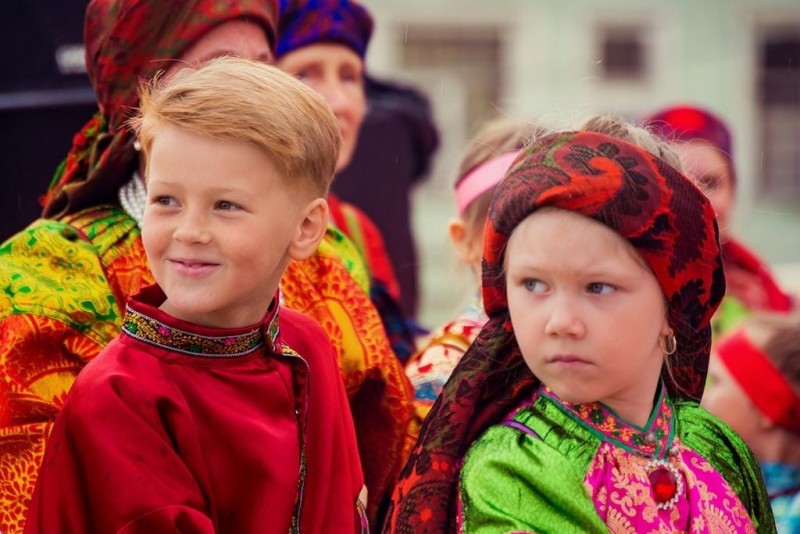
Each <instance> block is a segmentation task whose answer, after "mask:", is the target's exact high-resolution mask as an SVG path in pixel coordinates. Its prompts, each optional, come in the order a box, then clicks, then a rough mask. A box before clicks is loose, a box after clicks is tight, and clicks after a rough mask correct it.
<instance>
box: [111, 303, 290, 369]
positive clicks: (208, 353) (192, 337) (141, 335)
mask: <svg viewBox="0 0 800 534" xmlns="http://www.w3.org/2000/svg"><path fill="white" fill-rule="evenodd" d="M277 317H278V314H277V313H275V314H274V316H273V318H272V322H271V323H270V326H269V328H268V329H267V331H268V333H269V335H270V336H271V335H272V334H274V336H275V337H269V338H268V339H269V341H270V345H271V346H273V347H274V344H275V339H276V337H277V334H278V326H277V325H278V321H277ZM122 330H123V331H124V332H125V333H127V334H128V335H129V336H131V337H134V338H136V339H138V340H140V341H144V342H145V343H149V344H150V345H154V346H156V347H161V348H163V349H166V350H170V351H175V352H180V353H181V354H188V355H189V356H198V357H203V358H232V357H236V356H244V355H245V354H250V353H251V352H253V351H254V350H256V349H258V348H259V347H261V346H262V345H264V342H265V339H264V335H265V333H262V329H261V328H260V327H259V328H254V329H253V330H250V331H249V332H245V333H244V334H238V335H233V336H232V335H229V334H228V335H222V336H206V335H202V334H197V333H195V332H190V331H187V330H181V329H178V328H175V327H173V326H169V325H166V324H164V323H162V322H160V321H158V320H156V319H154V318H152V317H149V316H147V315H144V314H142V313H140V312H138V311H136V310H134V309H132V308H130V307H128V309H127V313H126V314H125V320H124V321H123V325H122Z"/></svg>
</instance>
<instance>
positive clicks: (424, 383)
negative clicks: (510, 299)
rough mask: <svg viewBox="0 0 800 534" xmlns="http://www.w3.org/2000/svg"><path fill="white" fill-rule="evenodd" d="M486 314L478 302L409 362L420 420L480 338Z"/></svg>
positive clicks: (432, 339) (434, 334)
mask: <svg viewBox="0 0 800 534" xmlns="http://www.w3.org/2000/svg"><path fill="white" fill-rule="evenodd" d="M484 323H486V314H485V313H484V312H483V303H482V302H481V301H480V299H478V300H477V301H476V302H474V303H472V304H471V305H470V306H468V307H467V309H466V310H465V311H464V313H463V314H461V316H460V317H459V318H458V319H456V320H455V321H450V322H449V323H446V324H444V325H443V326H441V327H440V328H439V329H438V330H436V331H435V332H433V333H432V334H431V335H430V336H429V337H428V339H427V341H426V342H425V344H424V345H423V347H422V348H421V349H420V350H419V351H418V352H417V353H415V354H414V355H413V356H411V358H410V359H409V360H408V363H407V364H406V374H407V375H408V378H409V380H411V385H413V386H414V407H415V409H416V414H417V417H418V418H419V419H420V421H421V420H423V419H425V416H427V415H428V412H429V411H430V409H431V407H432V406H433V403H434V402H435V401H436V397H438V396H439V393H441V392H442V388H443V387H444V385H445V383H447V380H448V379H449V378H450V375H451V374H452V372H453V369H455V368H456V364H458V362H459V360H461V357H462V356H463V355H464V353H465V352H467V349H468V348H469V346H470V345H471V344H472V342H473V341H474V340H475V338H476V337H477V336H478V332H480V331H481V328H482V327H483V325H484Z"/></svg>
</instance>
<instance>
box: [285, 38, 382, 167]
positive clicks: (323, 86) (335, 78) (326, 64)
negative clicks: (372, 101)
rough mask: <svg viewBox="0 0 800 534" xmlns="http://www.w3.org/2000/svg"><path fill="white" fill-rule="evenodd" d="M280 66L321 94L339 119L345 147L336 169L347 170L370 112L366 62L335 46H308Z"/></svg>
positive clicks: (327, 44) (287, 55)
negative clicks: (367, 94)
mask: <svg viewBox="0 0 800 534" xmlns="http://www.w3.org/2000/svg"><path fill="white" fill-rule="evenodd" d="M278 66H279V67H280V68H282V69H283V70H284V71H286V72H288V73H289V74H293V75H294V76H297V77H298V78H300V80H302V81H303V82H305V83H306V84H308V86H309V87H311V88H312V89H314V90H315V91H317V92H318V93H319V94H321V95H322V96H323V97H325V100H327V101H328V104H329V105H330V106H331V109H332V110H333V113H334V115H336V118H337V119H338V120H339V129H340V131H341V134H342V148H341V150H340V152H339V159H338V160H337V162H336V170H337V171H340V170H342V169H344V168H345V167H347V165H348V164H349V163H350V159H351V158H352V157H353V152H355V149H356V143H357V142H358V132H359V130H360V129H361V123H362V122H363V120H364V115H365V114H366V111H367V101H366V97H365V95H364V62H363V61H362V59H361V57H359V55H358V54H356V53H355V52H354V51H353V50H352V49H351V48H349V47H347V46H344V45H340V44H334V43H320V44H313V45H308V46H304V47H303V48H298V49H297V50H294V51H292V52H289V53H288V54H286V55H285V56H283V57H282V58H280V59H279V60H278Z"/></svg>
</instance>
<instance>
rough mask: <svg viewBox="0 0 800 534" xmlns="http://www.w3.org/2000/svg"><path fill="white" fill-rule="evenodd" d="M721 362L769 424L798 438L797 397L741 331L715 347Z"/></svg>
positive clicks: (799, 415)
mask: <svg viewBox="0 0 800 534" xmlns="http://www.w3.org/2000/svg"><path fill="white" fill-rule="evenodd" d="M716 351H717V355H718V356H719V359H720V361H721V362H722V363H723V364H724V365H725V367H726V368H727V369H728V372H729V373H730V374H731V376H733V378H734V379H735V380H736V382H738V383H739V385H740V386H741V387H742V389H743V390H744V392H745V393H746V394H747V396H748V397H749V398H750V400H751V401H753V404H755V405H756V408H758V410H759V411H760V412H761V413H763V414H764V415H766V416H767V417H768V418H769V419H770V421H772V422H773V423H775V424H776V425H778V426H781V427H783V428H786V429H788V430H790V431H792V432H794V433H796V434H800V395H798V394H797V392H796V391H795V390H794V389H792V386H791V384H789V381H788V380H786V377H784V376H783V374H782V373H781V372H780V371H779V370H778V369H777V368H776V367H775V364H773V363H772V361H771V360H770V359H769V356H767V355H766V354H764V352H763V351H761V350H760V349H759V348H758V347H756V346H755V345H754V344H753V343H751V342H750V340H749V339H747V337H746V336H745V335H744V333H743V332H742V331H738V332H735V333H734V334H732V335H730V336H728V337H727V338H725V339H724V340H723V341H721V342H720V343H719V345H718V346H717V347H716Z"/></svg>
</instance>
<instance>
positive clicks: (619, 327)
mask: <svg viewBox="0 0 800 534" xmlns="http://www.w3.org/2000/svg"><path fill="white" fill-rule="evenodd" d="M506 267H507V272H506V284H507V295H508V308H509V312H510V314H511V322H512V324H513V328H514V333H515V336H516V338H517V342H518V343H519V347H520V349H521V351H522V355H523V357H524V358H525V362H526V363H527V364H528V367H530V369H531V371H533V373H534V374H535V375H536V376H537V377H539V378H540V379H541V380H542V382H544V384H546V385H547V386H549V387H550V388H551V389H552V390H553V391H554V392H555V393H556V395H558V396H559V397H561V398H562V399H563V400H565V401H567V402H571V403H576V404H581V403H588V402H596V401H600V402H602V403H604V404H605V405H607V406H608V407H610V408H611V409H613V410H614V411H615V412H616V413H617V414H619V415H620V416H621V417H623V418H625V419H627V420H628V421H630V422H633V423H635V424H644V423H645V421H646V419H647V417H648V416H649V414H650V411H651V408H652V403H653V397H654V394H655V388H656V386H657V384H658V380H659V375H660V372H661V366H662V363H663V361H664V354H663V352H662V350H661V349H660V348H659V338H660V336H664V335H666V334H667V333H668V332H669V325H668V323H667V320H666V307H665V303H664V295H663V293H662V291H661V287H660V286H659V284H658V281H657V280H656V278H655V276H654V275H653V274H652V272H651V271H650V270H649V269H648V268H647V267H645V265H644V262H643V260H642V259H641V258H639V257H638V256H637V254H636V252H635V251H634V250H633V249H632V247H631V246H630V244H629V243H628V242H627V241H625V240H624V239H623V238H622V237H621V236H619V235H618V234H616V233H615V232H613V231H612V230H610V229H609V228H607V227H606V226H604V225H602V224H601V223H598V222H596V221H593V220H591V219H589V218H587V217H584V216H582V215H577V214H575V213H572V212H568V211H563V210H555V209H550V210H548V209H545V210H542V211H540V212H536V213H534V214H533V215H531V216H529V217H528V218H527V219H525V220H524V221H523V222H522V223H521V224H520V225H519V226H517V228H516V229H515V230H514V232H513V234H512V235H511V238H510V239H509V242H508V246H507V247H506ZM643 407H644V408H645V409H644V410H643ZM642 413H644V416H643V417H644V420H641V419H642V415H641V414H642Z"/></svg>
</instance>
